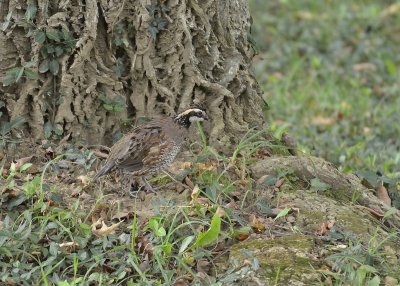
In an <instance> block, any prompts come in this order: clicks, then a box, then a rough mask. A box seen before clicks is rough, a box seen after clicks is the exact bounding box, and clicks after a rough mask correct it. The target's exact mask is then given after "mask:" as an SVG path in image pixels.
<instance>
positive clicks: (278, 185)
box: [275, 178, 285, 189]
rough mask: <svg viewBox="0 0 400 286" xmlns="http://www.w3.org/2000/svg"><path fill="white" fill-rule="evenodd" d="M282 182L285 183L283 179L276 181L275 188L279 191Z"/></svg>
mask: <svg viewBox="0 0 400 286" xmlns="http://www.w3.org/2000/svg"><path fill="white" fill-rule="evenodd" d="M284 181H285V178H280V179H279V180H277V181H276V183H275V187H276V188H278V189H279V188H280V187H281V186H282V185H283V182H284Z"/></svg>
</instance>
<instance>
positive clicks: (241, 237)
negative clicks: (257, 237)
mask: <svg viewBox="0 0 400 286" xmlns="http://www.w3.org/2000/svg"><path fill="white" fill-rule="evenodd" d="M249 236H250V233H249V232H241V233H239V234H238V235H236V236H235V238H236V239H237V240H239V241H243V240H246V239H248V238H249Z"/></svg>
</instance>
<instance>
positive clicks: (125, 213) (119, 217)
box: [111, 211, 133, 220]
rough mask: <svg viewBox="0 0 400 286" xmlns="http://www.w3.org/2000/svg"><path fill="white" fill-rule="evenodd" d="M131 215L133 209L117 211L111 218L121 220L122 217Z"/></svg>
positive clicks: (125, 217) (126, 217)
mask: <svg viewBox="0 0 400 286" xmlns="http://www.w3.org/2000/svg"><path fill="white" fill-rule="evenodd" d="M131 217H133V211H120V212H117V213H116V214H115V215H113V216H112V218H111V219H118V220H122V219H128V218H131Z"/></svg>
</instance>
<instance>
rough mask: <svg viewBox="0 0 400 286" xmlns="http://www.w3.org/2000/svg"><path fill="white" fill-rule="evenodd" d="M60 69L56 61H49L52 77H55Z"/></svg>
mask: <svg viewBox="0 0 400 286" xmlns="http://www.w3.org/2000/svg"><path fill="white" fill-rule="evenodd" d="M59 69H60V64H59V63H58V61H57V60H55V59H53V60H51V62H50V64H49V70H50V72H51V73H52V74H53V75H57V74H58V71H59Z"/></svg>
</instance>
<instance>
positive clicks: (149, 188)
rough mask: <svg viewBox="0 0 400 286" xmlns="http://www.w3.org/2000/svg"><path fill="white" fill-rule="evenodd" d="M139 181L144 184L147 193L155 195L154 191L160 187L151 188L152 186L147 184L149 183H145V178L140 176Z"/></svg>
mask: <svg viewBox="0 0 400 286" xmlns="http://www.w3.org/2000/svg"><path fill="white" fill-rule="evenodd" d="M141 179H142V182H143V184H144V187H145V188H146V190H147V191H149V192H152V193H156V191H157V190H158V189H160V188H161V187H157V188H153V186H152V185H151V184H150V183H149V181H147V179H146V177H144V176H142V177H141Z"/></svg>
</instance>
